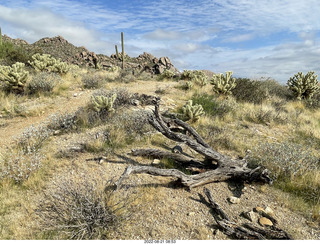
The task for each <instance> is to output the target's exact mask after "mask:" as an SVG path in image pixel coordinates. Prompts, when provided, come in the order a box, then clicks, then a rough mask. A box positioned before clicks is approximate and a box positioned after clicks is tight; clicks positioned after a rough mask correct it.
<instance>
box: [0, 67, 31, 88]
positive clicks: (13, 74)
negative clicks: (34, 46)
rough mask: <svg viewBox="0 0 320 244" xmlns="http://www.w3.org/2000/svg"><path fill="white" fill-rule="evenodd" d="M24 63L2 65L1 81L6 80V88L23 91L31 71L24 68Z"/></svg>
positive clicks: (0, 71)
mask: <svg viewBox="0 0 320 244" xmlns="http://www.w3.org/2000/svg"><path fill="white" fill-rule="evenodd" d="M24 66H25V64H24V63H15V64H13V65H12V67H10V66H0V81H2V82H4V83H5V85H4V87H5V89H6V90H7V91H10V92H14V93H23V92H24V88H25V85H26V82H27V80H28V77H29V72H28V71H25V70H24Z"/></svg>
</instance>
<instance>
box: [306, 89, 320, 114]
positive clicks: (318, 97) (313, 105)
mask: <svg viewBox="0 0 320 244" xmlns="http://www.w3.org/2000/svg"><path fill="white" fill-rule="evenodd" d="M304 102H305V104H306V107H307V108H309V109H313V110H315V109H319V108H320V91H317V92H315V93H314V95H313V96H312V98H309V99H307V100H304Z"/></svg>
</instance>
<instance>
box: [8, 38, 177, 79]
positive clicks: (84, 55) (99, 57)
mask: <svg viewBox="0 0 320 244" xmlns="http://www.w3.org/2000/svg"><path fill="white" fill-rule="evenodd" d="M3 39H4V40H7V41H10V42H12V43H13V44H15V45H23V48H25V49H26V50H27V51H28V52H30V53H45V54H50V55H52V56H53V57H55V58H60V59H61V61H64V62H68V63H71V64H76V65H79V66H85V67H93V68H96V67H100V68H102V69H108V68H111V67H114V66H119V67H121V55H120V57H119V58H118V57H117V56H116V55H115V54H112V55H111V56H110V57H109V56H106V55H103V54H96V53H94V52H90V51H89V50H88V49H87V48H85V47H83V46H82V47H76V46H74V45H73V44H71V43H69V42H68V41H67V40H66V39H64V38H63V37H62V36H56V37H51V38H49V37H45V38H42V39H40V40H39V41H37V42H35V43H33V44H28V43H27V42H26V41H23V40H21V39H12V38H10V37H8V36H6V35H4V36H3ZM125 68H126V69H130V70H132V72H133V73H138V72H143V71H145V72H149V73H151V74H162V73H163V72H164V71H165V70H171V71H173V72H175V73H179V71H178V70H177V69H176V68H175V67H174V65H173V64H172V62H171V61H170V59H169V58H168V57H161V58H159V59H158V58H156V57H154V56H153V55H152V54H150V53H146V52H144V53H143V54H141V55H139V56H138V57H133V58H132V57H129V56H128V55H125Z"/></svg>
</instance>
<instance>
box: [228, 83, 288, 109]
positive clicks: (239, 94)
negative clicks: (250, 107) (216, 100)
mask: <svg viewBox="0 0 320 244" xmlns="http://www.w3.org/2000/svg"><path fill="white" fill-rule="evenodd" d="M232 95H233V96H234V97H235V98H236V100H237V101H239V102H249V103H254V104H261V103H262V102H263V101H265V100H267V99H269V98H270V97H271V96H277V97H279V98H282V99H285V100H288V99H291V97H292V94H291V91H289V90H288V89H287V88H286V87H285V86H283V85H281V84H279V83H278V82H276V81H274V80H264V81H258V80H250V79H247V78H238V79H236V87H235V89H233V90H232Z"/></svg>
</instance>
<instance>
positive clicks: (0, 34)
mask: <svg viewBox="0 0 320 244" xmlns="http://www.w3.org/2000/svg"><path fill="white" fill-rule="evenodd" d="M1 45H2V32H1V27H0V46H1Z"/></svg>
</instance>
